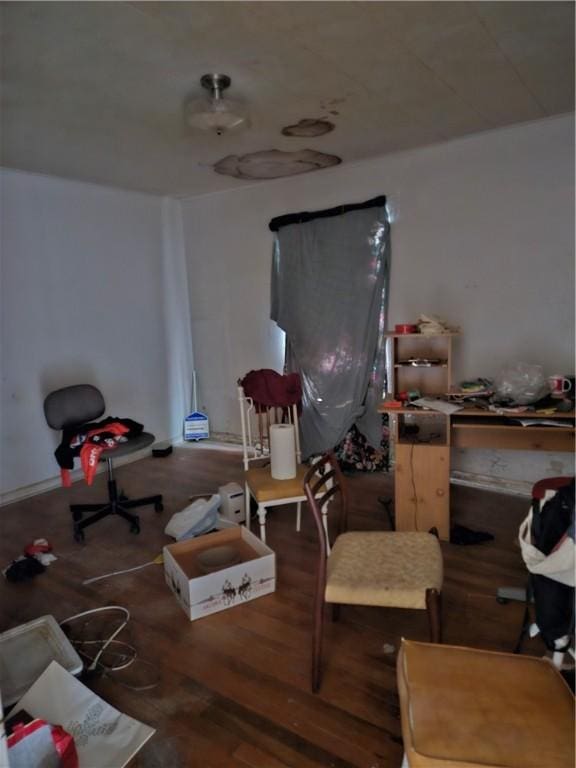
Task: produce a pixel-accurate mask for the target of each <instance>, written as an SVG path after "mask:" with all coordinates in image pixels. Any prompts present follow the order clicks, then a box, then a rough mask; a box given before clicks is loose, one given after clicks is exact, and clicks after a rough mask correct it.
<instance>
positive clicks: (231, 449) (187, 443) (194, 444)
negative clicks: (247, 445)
mask: <svg viewBox="0 0 576 768" xmlns="http://www.w3.org/2000/svg"><path fill="white" fill-rule="evenodd" d="M182 446H183V447H184V448H191V449H192V450H193V451H197V450H199V449H205V450H208V451H226V452H228V453H242V450H243V448H242V443H237V442H236V441H232V440H227V439H226V436H224V437H222V438H220V437H219V436H218V435H214V436H213V439H209V440H183V441H182Z"/></svg>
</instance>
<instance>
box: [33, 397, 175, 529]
mask: <svg viewBox="0 0 576 768" xmlns="http://www.w3.org/2000/svg"><path fill="white" fill-rule="evenodd" d="M105 410H106V404H105V403H104V398H103V397H102V394H101V392H100V391H99V390H98V389H96V387H93V386H92V385H91V384H77V385H74V386H71V387H64V388H63V389H57V390H56V391H55V392H51V393H50V394H49V395H48V396H47V397H46V399H45V400H44V414H45V416H46V421H47V422H48V425H49V426H50V427H52V429H58V430H66V431H68V432H69V431H70V430H73V429H74V428H77V427H82V426H83V425H85V424H87V423H89V422H91V421H93V420H94V419H98V418H99V417H100V416H102V414H103V413H104V411H105ZM154 440H155V437H154V435H152V434H150V433H149V432H141V433H140V434H139V435H137V436H136V437H134V438H131V439H128V440H127V441H126V442H124V443H119V444H118V445H117V447H116V448H112V449H109V450H104V451H102V453H101V456H100V461H106V463H107V465H108V501H106V502H103V503H101V504H71V505H70V511H71V512H72V519H73V521H74V538H75V539H76V541H79V542H80V541H84V528H87V527H88V526H89V525H93V524H94V523H97V522H98V520H102V518H104V517H107V516H108V515H118V516H119V517H122V518H123V519H124V520H127V521H128V522H129V523H130V531H131V532H132V533H140V519H139V518H138V516H137V515H133V514H131V513H130V512H129V511H128V510H129V509H134V508H135V507H143V506H146V505H148V504H154V509H155V511H156V512H162V510H163V506H162V496H160V495H157V496H147V497H146V498H143V499H127V498H126V497H125V496H123V495H122V494H119V493H118V488H117V486H116V480H115V478H114V471H113V467H112V459H113V458H120V457H121V456H127V455H128V454H130V453H134V452H135V451H139V450H141V449H142V448H146V447H147V446H149V445H152V443H153V442H154ZM85 512H93V513H94V514H93V515H91V516H90V517H87V518H86V519H82V518H83V515H84V513H85Z"/></svg>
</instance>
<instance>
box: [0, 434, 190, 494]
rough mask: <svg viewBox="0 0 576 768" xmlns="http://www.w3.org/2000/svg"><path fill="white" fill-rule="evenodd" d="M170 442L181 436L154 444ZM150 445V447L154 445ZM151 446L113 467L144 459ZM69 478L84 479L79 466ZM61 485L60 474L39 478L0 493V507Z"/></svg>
mask: <svg viewBox="0 0 576 768" xmlns="http://www.w3.org/2000/svg"><path fill="white" fill-rule="evenodd" d="M166 442H170V443H173V444H174V445H179V444H180V443H181V442H183V441H182V438H181V437H180V436H178V437H176V438H173V439H172V440H157V441H156V442H155V443H154V445H157V444H158V443H166ZM154 445H153V446H152V448H153V447H154ZM152 448H143V449H142V450H141V451H136V452H135V453H131V454H129V455H128V456H123V457H122V458H119V459H115V460H114V467H115V468H116V467H122V466H124V465H126V464H132V462H134V461H140V459H145V458H146V457H148V456H150V453H151V450H152ZM105 471H106V464H99V465H98V468H97V470H96V474H97V475H101V474H102V473H103V472H105ZM70 479H71V481H72V484H74V483H78V482H80V481H84V473H83V472H82V470H81V469H80V468H78V469H73V470H72V471H71V472H70ZM61 487H62V480H61V478H60V475H59V474H58V475H55V476H54V477H49V478H47V479H46V480H41V481H40V482H38V483H32V484H31V485H24V486H22V487H21V488H14V489H13V490H11V491H6V493H2V494H0V507H5V506H7V505H8V504H14V502H16V501H23V500H24V499H29V498H31V497H32V496H38V495H39V494H41V493H46V492H47V491H53V490H54V489H55V488H61Z"/></svg>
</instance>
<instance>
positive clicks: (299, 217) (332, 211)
mask: <svg viewBox="0 0 576 768" xmlns="http://www.w3.org/2000/svg"><path fill="white" fill-rule="evenodd" d="M384 205H386V197H385V195H379V196H378V197H373V198H372V199H371V200H366V202H364V203H349V204H348V205H339V206H337V207H336V208H326V209H325V210H323V211H302V212H301V213H287V214H286V215H284V216H276V217H275V218H274V219H271V220H270V223H269V224H268V227H269V228H270V229H271V230H272V232H278V230H279V229H280V227H287V226H288V225H289V224H304V223H305V222H307V221H314V219H327V218H329V217H330V216H340V215H341V214H343V213H348V212H349V211H361V210H363V209H364V208H381V207H382V206H384Z"/></svg>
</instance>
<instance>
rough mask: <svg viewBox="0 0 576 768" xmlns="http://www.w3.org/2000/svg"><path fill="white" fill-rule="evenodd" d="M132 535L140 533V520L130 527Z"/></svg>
mask: <svg viewBox="0 0 576 768" xmlns="http://www.w3.org/2000/svg"><path fill="white" fill-rule="evenodd" d="M130 533H135V534H136V533H140V520H135V521H134V522H133V523H132V525H131V526H130Z"/></svg>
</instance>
